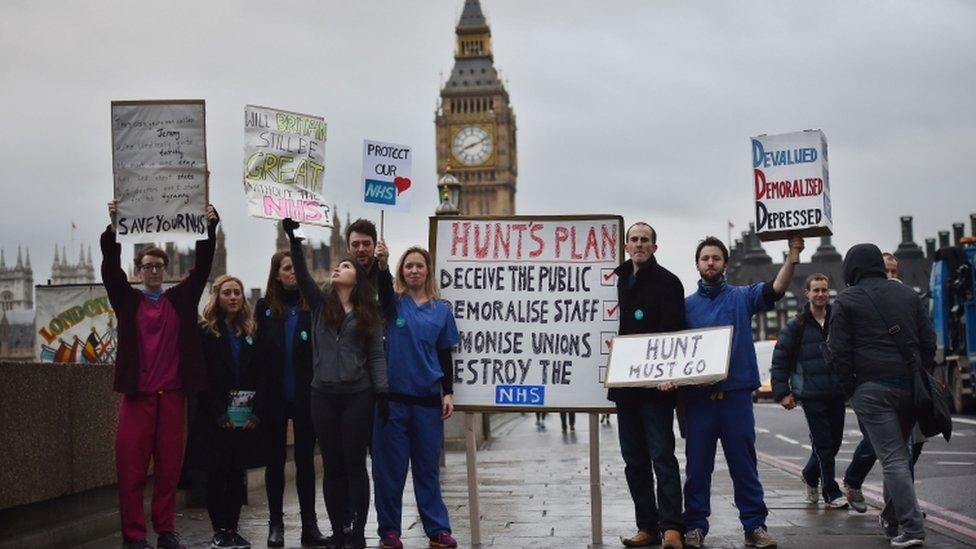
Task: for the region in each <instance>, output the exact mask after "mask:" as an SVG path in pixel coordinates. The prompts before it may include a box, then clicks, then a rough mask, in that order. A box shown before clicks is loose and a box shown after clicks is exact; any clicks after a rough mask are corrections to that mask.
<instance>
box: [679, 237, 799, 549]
mask: <svg viewBox="0 0 976 549" xmlns="http://www.w3.org/2000/svg"><path fill="white" fill-rule="evenodd" d="M802 251H803V238H801V237H799V236H792V237H790V239H789V257H788V258H787V260H786V261H784V262H783V266H782V267H781V268H780V270H779V272H778V273H777V274H776V278H774V279H773V280H771V281H769V282H758V283H755V284H751V285H748V286H733V285H731V284H728V283H727V282H726V280H725V269H726V267H727V266H728V261H729V251H728V248H726V247H725V244H724V243H723V242H722V241H721V240H719V239H718V238H715V237H713V236H709V237H707V238H705V239H704V240H702V241H701V242H700V243H699V244H698V247H697V249H696V250H695V265H696V268H697V269H698V274H699V276H700V277H701V279H700V280H699V281H698V290H697V291H696V292H695V293H693V294H691V295H689V296H688V297H687V298H686V299H685V314H686V318H687V322H688V326H689V327H690V328H706V327H710V326H727V325H732V327H733V334H732V349H731V356H730V359H729V375H728V377H727V378H726V379H725V380H724V381H722V382H719V383H718V384H715V385H708V386H702V387H689V388H687V389H685V403H686V416H685V417H686V432H687V443H686V445H685V456H686V458H687V463H686V473H685V474H686V475H687V476H686V478H685V513H684V520H685V525H686V527H687V528H688V531H687V532H686V533H685V545H686V546H688V547H701V546H702V545H703V544H704V540H705V536H706V535H707V534H708V516H709V515H710V514H711V503H710V497H711V482H712V471H713V470H714V468H715V450H716V445H717V442H718V441H719V440H721V441H722V450H723V452H724V453H725V461H726V463H727V464H728V467H729V476H731V477H732V486H733V490H734V494H735V504H736V507H737V508H738V509H739V521H740V522H741V523H742V528H743V530H744V531H745V544H746V546H747V547H775V546H776V540H775V539H774V538H773V537H772V536H771V535H770V534H769V532H768V531H767V530H766V516H767V515H768V514H769V511H768V510H767V509H766V504H765V502H764V501H763V487H762V484H761V483H760V482H759V471H758V464H757V461H756V431H755V427H756V418H755V415H754V414H753V410H752V392H753V391H754V390H756V389H757V388H759V385H760V382H759V365H758V364H757V362H756V347H755V344H754V343H753V341H752V317H753V315H755V314H757V313H761V312H765V311H769V310H771V309H772V308H773V306H774V305H775V303H776V301H777V300H779V299H780V298H782V297H783V295H784V293H785V292H786V289H787V288H788V287H789V283H790V280H791V279H792V278H793V270H794V265H795V264H796V263H799V261H800V252H802Z"/></svg>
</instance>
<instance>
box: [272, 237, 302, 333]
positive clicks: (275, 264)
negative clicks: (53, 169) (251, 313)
mask: <svg viewBox="0 0 976 549" xmlns="http://www.w3.org/2000/svg"><path fill="white" fill-rule="evenodd" d="M286 257H287V258H289V259H290V258H291V252H288V251H285V252H277V253H275V254H274V255H273V256H271V271H270V272H269V273H268V284H267V285H266V286H265V288H264V299H265V301H267V302H268V308H269V309H271V316H272V317H274V318H276V319H278V318H282V317H284V316H285V311H286V309H287V308H288V304H287V303H285V300H284V298H283V296H284V293H285V287H284V285H282V284H281V281H280V280H278V270H279V269H281V263H282V262H283V261H284V260H285V258H286ZM296 291H297V288H296ZM298 308H299V309H301V310H302V311H307V310H308V304H307V303H305V297H304V296H302V293H301V292H298Z"/></svg>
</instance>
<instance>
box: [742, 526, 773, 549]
mask: <svg viewBox="0 0 976 549" xmlns="http://www.w3.org/2000/svg"><path fill="white" fill-rule="evenodd" d="M746 547H776V540H775V539H773V536H770V535H769V532H767V531H766V527H765V526H760V527H759V528H756V529H755V530H753V531H752V532H749V533H747V534H746Z"/></svg>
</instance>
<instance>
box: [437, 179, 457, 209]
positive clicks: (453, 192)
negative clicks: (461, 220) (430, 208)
mask: <svg viewBox="0 0 976 549" xmlns="http://www.w3.org/2000/svg"><path fill="white" fill-rule="evenodd" d="M437 193H438V195H439V196H440V199H441V203H440V204H438V205H437V209H436V210H434V213H435V214H436V215H460V214H461V182H460V181H458V179H457V178H456V177H454V176H453V175H451V172H450V171H448V172H447V173H445V174H444V175H443V176H441V178H440V179H439V180H438V181H437Z"/></svg>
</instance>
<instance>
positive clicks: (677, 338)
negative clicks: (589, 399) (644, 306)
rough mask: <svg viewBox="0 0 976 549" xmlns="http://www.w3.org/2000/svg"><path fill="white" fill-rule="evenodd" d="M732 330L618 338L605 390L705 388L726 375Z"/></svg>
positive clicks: (703, 330) (705, 329)
mask: <svg viewBox="0 0 976 549" xmlns="http://www.w3.org/2000/svg"><path fill="white" fill-rule="evenodd" d="M731 346H732V326H719V327H716V328H699V329H697V330H684V331H680V332H669V333H659V334H640V335H628V336H618V337H616V338H614V340H613V349H612V350H611V352H610V364H609V366H610V371H609V372H608V374H607V382H606V385H607V387H657V386H658V385H660V384H661V383H664V382H665V381H671V382H673V383H674V384H675V385H708V384H710V383H715V382H718V381H722V380H723V379H725V378H726V377H727V376H728V373H729V353H730V350H731Z"/></svg>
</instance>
